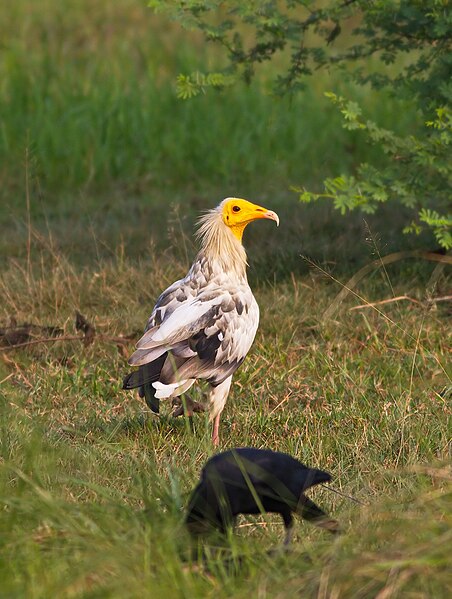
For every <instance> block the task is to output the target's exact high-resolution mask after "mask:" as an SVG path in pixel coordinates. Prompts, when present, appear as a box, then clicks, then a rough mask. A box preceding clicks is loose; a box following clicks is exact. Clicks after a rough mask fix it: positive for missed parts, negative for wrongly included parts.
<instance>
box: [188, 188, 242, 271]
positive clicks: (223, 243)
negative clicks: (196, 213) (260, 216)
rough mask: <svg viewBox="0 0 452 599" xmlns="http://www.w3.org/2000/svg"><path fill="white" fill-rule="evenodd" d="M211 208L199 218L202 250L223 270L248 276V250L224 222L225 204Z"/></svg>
mask: <svg viewBox="0 0 452 599" xmlns="http://www.w3.org/2000/svg"><path fill="white" fill-rule="evenodd" d="M228 199H229V198H226V200H223V202H221V204H220V205H219V206H217V207H216V208H214V209H213V210H209V211H208V212H207V213H206V214H204V215H203V216H201V218H200V219H199V221H198V223H199V229H198V232H197V234H196V235H197V237H198V238H199V239H200V241H201V251H200V254H203V255H204V256H206V258H208V259H209V260H211V261H213V262H216V263H217V264H218V265H219V266H220V268H221V270H223V271H225V272H231V271H232V272H235V273H236V274H237V275H238V276H239V277H245V276H246V266H247V262H246V252H245V248H244V247H243V245H242V244H241V243H240V241H239V240H238V239H237V238H236V237H235V236H234V234H233V233H232V231H231V230H230V228H229V227H227V226H226V225H225V224H224V222H223V216H222V212H223V205H224V203H225V202H227V201H228Z"/></svg>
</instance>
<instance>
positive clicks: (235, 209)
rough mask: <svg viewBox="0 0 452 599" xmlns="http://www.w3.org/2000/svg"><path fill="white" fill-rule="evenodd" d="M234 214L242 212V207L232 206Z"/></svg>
mask: <svg viewBox="0 0 452 599" xmlns="http://www.w3.org/2000/svg"><path fill="white" fill-rule="evenodd" d="M232 212H240V206H232Z"/></svg>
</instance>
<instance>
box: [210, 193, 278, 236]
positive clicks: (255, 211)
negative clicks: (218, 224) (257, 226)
mask: <svg viewBox="0 0 452 599" xmlns="http://www.w3.org/2000/svg"><path fill="white" fill-rule="evenodd" d="M222 216H223V222H224V224H225V225H226V226H227V227H229V228H230V229H231V231H232V233H233V234H234V235H235V236H236V237H237V239H238V240H239V241H241V239H242V235H243V231H244V229H245V227H246V225H248V224H249V223H251V222H252V221H253V220H257V219H258V218H268V219H270V220H274V221H275V222H276V224H277V225H279V217H278V215H277V214H276V212H273V211H272V210H267V208H263V207H262V206H258V205H257V204H252V203H251V202H248V201H247V200H241V199H240V198H227V199H226V200H225V201H224V202H223V204H222Z"/></svg>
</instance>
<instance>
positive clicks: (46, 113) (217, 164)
mask: <svg viewBox="0 0 452 599" xmlns="http://www.w3.org/2000/svg"><path fill="white" fill-rule="evenodd" d="M0 11H1V13H0V35H1V37H2V39H3V40H4V41H3V49H2V56H1V59H0V60H1V61H0V81H1V84H0V90H1V93H0V114H1V117H2V124H1V135H0V165H1V166H0V169H1V176H2V180H3V182H4V184H3V185H2V190H1V194H2V199H3V202H5V201H6V202H7V204H8V205H9V206H10V207H14V205H15V204H17V200H18V198H20V196H21V194H22V193H23V179H24V161H25V156H26V153H28V156H29V158H28V160H29V162H30V172H31V178H32V182H33V183H34V189H35V192H36V195H37V197H38V201H36V202H34V206H35V208H34V209H35V210H37V209H38V206H39V204H40V202H39V194H41V197H43V198H44V201H45V205H46V206H47V207H48V206H49V205H52V204H57V205H61V204H63V205H64V204H68V205H70V204H72V203H73V201H74V198H77V202H83V197H84V196H85V195H86V194H87V193H95V194H96V195H98V194H99V193H102V194H103V195H105V193H106V192H108V191H110V190H111V189H112V188H115V187H116V188H117V187H118V185H121V186H122V189H123V190H124V193H129V194H138V195H140V196H141V195H145V196H146V195H148V194H155V193H159V194H163V195H166V197H168V196H169V195H170V194H171V193H174V192H175V191H176V192H177V193H180V190H181V189H184V192H185V194H186V195H189V194H197V193H201V194H202V193H206V192H204V191H203V190H204V189H207V190H208V193H211V192H212V190H215V192H216V193H218V190H224V192H223V193H225V192H226V190H227V191H228V193H239V192H240V193H241V194H242V195H247V194H248V195H260V194H262V193H263V192H265V193H267V194H269V193H273V194H274V193H278V194H282V195H287V193H288V189H289V186H290V185H291V184H307V185H310V186H314V187H318V186H319V185H320V182H321V180H322V179H323V178H324V177H325V176H328V175H332V174H335V173H339V172H341V171H345V172H350V171H352V170H353V167H354V165H355V164H356V163H357V161H358V160H362V159H370V158H371V157H372V158H375V151H374V150H373V149H372V148H370V147H368V146H366V145H365V144H364V143H363V141H362V140H361V139H360V138H359V136H357V135H354V134H350V133H347V132H345V131H344V130H343V129H342V128H341V126H340V118H339V116H338V114H337V112H336V110H335V109H334V108H333V107H332V106H330V105H329V104H328V102H327V101H326V100H325V99H324V98H323V92H324V91H325V90H328V89H336V90H337V89H338V88H339V87H341V82H340V81H339V80H338V79H332V78H330V76H329V75H328V74H326V73H324V74H319V76H317V77H315V78H312V80H311V81H310V82H309V87H308V89H307V90H306V92H305V93H304V94H302V95H300V96H297V97H291V98H282V99H281V98H276V97H274V96H272V95H270V94H269V93H267V92H265V90H262V89H260V88H261V87H262V86H265V83H259V82H256V83H255V84H253V85H252V86H249V87H248V86H246V85H244V84H243V85H239V86H238V87H237V88H235V89H234V90H233V91H230V92H228V93H227V94H216V93H210V94H208V95H207V96H205V97H199V98H197V99H195V100H193V101H191V102H183V101H180V100H178V99H177V98H176V95H175V89H174V83H175V78H176V76H177V74H178V73H179V72H190V71H192V70H196V69H200V70H202V69H203V67H204V66H205V65H209V64H211V63H215V64H220V63H221V55H220V54H219V53H218V52H217V51H215V50H214V51H213V54H208V52H209V51H210V52H212V49H209V48H208V47H206V46H205V45H202V44H201V43H200V39H199V38H198V37H196V36H195V35H194V34H189V33H186V34H182V33H181V31H180V30H179V29H177V27H176V26H175V25H173V24H171V23H168V22H167V21H165V20H164V18H163V17H162V16H156V15H154V14H153V13H152V12H151V10H150V9H148V8H147V7H146V6H145V3H143V2H138V1H136V0H121V1H120V2H114V3H112V2H110V1H107V0H96V2H88V1H87V0H81V1H79V2H69V3H67V2H65V3H64V5H63V4H61V3H60V2H57V1H55V0H47V1H46V2H39V3H36V2H31V1H30V0H17V1H16V2H15V3H14V6H12V7H11V6H7V5H4V6H3V7H2V8H1V9H0ZM348 92H349V93H350V94H352V95H354V96H356V95H357V94H358V95H361V98H360V99H364V103H365V105H366V107H367V108H368V109H369V111H370V113H371V114H372V113H378V117H379V120H380V122H383V124H384V123H385V122H386V123H388V124H389V123H390V124H391V125H394V123H397V124H398V126H399V127H402V128H403V127H404V126H412V124H413V120H414V115H413V113H411V112H410V111H408V112H407V110H406V107H402V106H401V105H399V104H396V103H394V102H393V101H391V100H390V99H389V98H386V99H385V101H384V102H383V103H382V102H381V101H379V103H378V104H377V103H376V102H375V100H374V99H373V98H369V99H368V100H367V101H366V98H365V94H366V90H364V91H360V92H359V91H357V90H356V89H349V90H348ZM363 96H364V98H363Z"/></svg>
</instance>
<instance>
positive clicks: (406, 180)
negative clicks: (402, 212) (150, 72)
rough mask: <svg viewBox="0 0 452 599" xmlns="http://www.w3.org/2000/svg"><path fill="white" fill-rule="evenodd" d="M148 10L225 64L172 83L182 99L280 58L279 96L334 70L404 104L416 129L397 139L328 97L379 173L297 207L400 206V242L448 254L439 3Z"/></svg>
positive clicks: (367, 169)
mask: <svg viewBox="0 0 452 599" xmlns="http://www.w3.org/2000/svg"><path fill="white" fill-rule="evenodd" d="M151 6H153V7H154V8H156V9H164V10H166V11H168V12H169V13H170V14H171V15H172V16H173V17H174V18H175V19H177V20H179V21H180V22H181V23H182V24H183V25H184V26H187V27H190V28H195V29H198V30H200V31H202V33H203V34H204V36H205V39H206V40H207V41H210V42H216V43H219V44H221V45H222V46H223V47H224V48H225V49H226V52H227V56H228V59H229V62H228V65H227V66H226V68H225V69H224V72H223V76H222V74H221V73H215V74H210V75H209V74H207V75H206V74H199V73H195V74H193V75H188V76H181V77H180V78H179V81H178V86H179V87H178V93H179V96H180V97H182V98H188V97H192V96H194V95H197V94H198V93H200V92H204V91H205V90H206V88H207V87H215V88H218V87H225V86H226V85H227V86H230V85H232V84H233V83H234V81H236V80H238V79H240V78H243V79H245V80H246V81H250V80H251V78H252V77H253V76H254V74H255V70H256V66H257V65H259V64H260V63H263V62H265V61H269V60H271V59H273V58H274V57H275V56H276V55H277V54H281V56H282V59H283V60H282V64H283V66H282V67H281V68H280V69H279V74H278V76H277V77H276V78H275V81H274V90H275V92H276V93H278V94H286V93H288V92H296V91H300V90H304V89H306V86H307V85H308V84H309V79H308V76H313V75H315V73H316V72H317V71H318V70H319V69H321V68H328V69H332V68H335V69H340V71H341V73H342V74H343V77H344V78H347V79H350V80H353V81H354V82H356V83H358V84H359V85H362V86H367V85H369V86H370V87H371V88H372V89H374V90H383V89H385V90H390V92H391V93H392V94H394V95H395V96H397V97H399V98H401V99H409V100H410V102H411V103H413V104H414V105H415V106H416V108H417V109H418V111H419V115H420V118H421V120H422V122H424V124H425V126H424V127H423V128H422V129H421V130H420V131H416V133H415V134H411V135H408V136H405V137H401V136H399V135H397V134H396V132H394V131H389V130H385V129H384V128H383V127H381V126H380V125H379V124H378V123H374V122H372V121H367V120H365V119H364V117H363V116H362V113H361V108H360V106H359V105H358V104H357V103H355V102H352V101H350V100H347V99H345V98H342V97H338V96H337V95H335V94H333V93H330V94H328V95H329V97H330V98H331V100H332V101H333V102H334V103H335V104H336V105H337V106H338V108H339V110H340V111H341V113H342V116H343V119H344V127H345V128H346V129H349V130H353V129H355V130H358V131H360V132H362V133H363V134H364V135H365V136H366V138H367V140H368V142H369V143H370V144H373V145H377V146H378V147H379V148H380V149H381V151H382V153H383V154H384V155H385V157H386V160H385V165H384V166H383V167H379V168H376V167H375V166H373V165H372V164H366V163H363V164H361V165H360V166H359V167H358V169H357V172H356V174H355V175H353V176H346V175H342V176H340V177H337V178H334V179H327V180H326V181H325V182H324V187H325V193H321V194H319V193H312V192H308V191H306V190H302V191H301V195H300V197H301V199H302V200H303V201H313V200H317V199H318V198H330V199H332V200H333V201H334V205H335V206H336V207H337V208H338V209H339V210H340V211H341V213H343V214H344V213H345V212H346V211H347V210H351V209H354V208H360V209H361V210H363V211H364V212H374V211H375V210H376V209H377V207H378V205H379V204H381V203H383V202H387V201H395V202H400V203H402V204H403V205H404V206H407V207H409V208H410V209H412V210H413V213H414V214H413V219H412V221H411V222H410V223H409V224H408V225H407V226H406V227H405V229H404V231H405V232H417V233H418V232H420V231H421V230H422V228H423V226H425V225H427V226H428V227H430V228H431V229H432V231H433V233H434V235H435V237H436V239H437V241H438V243H439V244H440V245H441V246H442V247H444V248H446V249H450V248H451V247H452V234H451V220H452V214H451V213H450V212H449V213H448V210H449V211H450V207H449V208H448V205H450V198H449V195H450V192H449V189H450V188H451V183H452V161H451V160H450V159H449V155H450V154H449V147H450V141H451V112H450V104H451V99H452V77H451V73H452V69H451V67H452V51H451V40H452V35H451V34H452V12H451V11H450V7H449V5H448V2H447V1H446V0H425V1H424V0H385V1H380V0H378V1H377V0H376V1H373V2H368V1H364V0H330V1H329V2H326V3H325V2H319V0H287V1H286V2H276V1H275V0H269V1H267V2H255V1H254V0H247V1H245V2H243V1H241V0H240V1H239V0H227V1H226V2H220V1H219V0H214V1H210V2H200V1H199V0H186V1H182V2H180V1H179V2H166V1H165V2H163V1H162V0H152V2H151ZM344 31H347V34H346V35H345V34H344ZM370 58H372V61H371V60H369V59H370Z"/></svg>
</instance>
